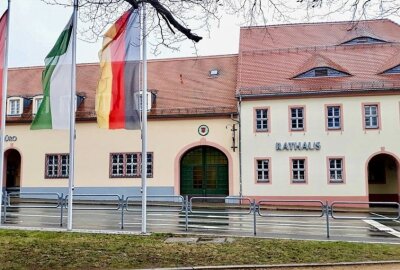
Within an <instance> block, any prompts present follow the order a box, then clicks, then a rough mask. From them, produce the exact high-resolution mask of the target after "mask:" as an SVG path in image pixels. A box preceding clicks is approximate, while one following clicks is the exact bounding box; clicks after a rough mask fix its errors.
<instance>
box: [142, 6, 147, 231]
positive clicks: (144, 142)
mask: <svg viewBox="0 0 400 270" xmlns="http://www.w3.org/2000/svg"><path fill="white" fill-rule="evenodd" d="M142 12H143V16H142V24H143V26H142V31H143V32H142V35H143V43H142V44H143V49H142V53H143V57H142V60H143V89H142V233H143V234H144V233H146V232H147V44H146V43H147V41H146V31H147V30H146V4H145V3H144V2H143V4H142Z"/></svg>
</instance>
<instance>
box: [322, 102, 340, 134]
mask: <svg viewBox="0 0 400 270" xmlns="http://www.w3.org/2000/svg"><path fill="white" fill-rule="evenodd" d="M326 115H327V116H326V117H327V119H326V120H327V129H341V128H342V123H341V108H340V106H327V107H326Z"/></svg>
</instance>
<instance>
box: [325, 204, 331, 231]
mask: <svg viewBox="0 0 400 270" xmlns="http://www.w3.org/2000/svg"><path fill="white" fill-rule="evenodd" d="M330 212H331V208H330V206H329V202H328V201H326V205H325V215H326V237H327V238H329V237H330V232H329V214H330Z"/></svg>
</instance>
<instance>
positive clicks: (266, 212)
mask: <svg viewBox="0 0 400 270" xmlns="http://www.w3.org/2000/svg"><path fill="white" fill-rule="evenodd" d="M42 198H45V199H42ZM67 199H68V195H64V194H62V193H51V192H10V193H7V192H5V194H4V196H3V202H2V207H3V213H2V214H3V219H2V220H3V222H4V223H7V222H8V215H9V214H10V215H11V214H12V213H9V211H8V209H16V208H21V209H44V211H47V210H49V211H51V209H56V210H57V211H59V226H60V227H63V226H64V224H63V219H64V218H65V213H64V211H65V209H68V204H67ZM141 203H142V200H141V196H139V195H135V196H133V195H132V196H126V197H125V196H124V195H119V194H75V195H74V207H73V210H74V211H88V212H90V213H93V214H94V212H95V211H110V212H111V213H110V212H107V214H106V215H103V216H104V217H109V216H108V215H116V216H117V217H118V215H119V218H117V219H115V218H113V219H112V220H111V224H112V221H113V220H118V221H119V222H118V224H119V225H120V226H119V229H121V230H123V229H125V225H127V224H128V223H127V222H126V215H130V218H131V220H132V219H134V220H136V223H132V224H136V225H138V224H140V222H141V211H142V210H141V209H142V208H141ZM147 204H148V207H147V210H148V211H147V215H148V217H149V218H150V221H153V223H151V222H149V225H151V226H161V227H164V228H163V229H164V230H168V229H169V228H170V227H168V226H169V225H170V224H172V225H171V226H175V227H174V228H175V229H176V228H178V230H179V229H183V230H184V231H186V232H188V231H192V232H195V231H198V230H201V231H204V230H210V229H211V230H215V231H232V232H235V230H240V233H241V234H243V233H252V234H253V235H257V234H258V233H259V232H260V233H266V231H265V230H268V229H269V228H270V227H271V226H272V225H271V222H275V223H276V224H275V225H274V226H279V225H280V224H279V223H282V222H280V221H283V220H285V222H286V223H287V224H289V223H290V222H293V226H294V228H297V229H298V228H300V227H301V226H300V225H299V222H300V220H301V219H304V220H307V221H310V220H318V222H319V223H318V224H319V225H318V226H319V227H320V226H324V227H326V237H327V238H329V237H330V235H331V229H332V228H334V227H335V226H332V225H331V224H330V223H331V222H333V221H335V220H337V221H343V222H346V221H350V220H353V221H354V220H377V221H394V220H395V221H397V220H400V204H399V203H397V202H354V201H334V202H331V203H329V202H327V201H326V202H323V201H320V200H260V201H258V202H256V201H255V200H254V199H252V198H248V197H234V196H232V197H191V198H189V197H188V196H186V197H183V196H180V195H176V196H174V195H171V196H169V195H159V196H148V197H147ZM45 209H47V210H45ZM374 209H376V210H377V211H378V212H379V211H380V212H379V213H389V215H388V214H385V215H382V214H379V213H378V212H373V211H372V210H374ZM113 212H115V213H113ZM151 218H153V219H151ZM288 220H289V221H290V222H289V221H288ZM287 224H286V225H287ZM290 224H291V223H290ZM290 224H289V225H290ZM96 225H101V224H97V223H96ZM260 228H261V229H260ZM171 232H172V231H171ZM320 232H323V230H322V231H320Z"/></svg>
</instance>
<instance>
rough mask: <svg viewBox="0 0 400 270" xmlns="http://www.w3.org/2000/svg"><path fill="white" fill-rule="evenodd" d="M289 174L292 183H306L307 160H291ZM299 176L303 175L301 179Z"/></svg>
mask: <svg viewBox="0 0 400 270" xmlns="http://www.w3.org/2000/svg"><path fill="white" fill-rule="evenodd" d="M301 162H303V168H301ZM291 172H292V175H291V178H292V179H291V180H292V183H307V160H306V159H305V158H292V159H291ZM301 175H303V178H301Z"/></svg>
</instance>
